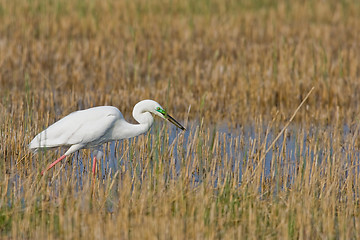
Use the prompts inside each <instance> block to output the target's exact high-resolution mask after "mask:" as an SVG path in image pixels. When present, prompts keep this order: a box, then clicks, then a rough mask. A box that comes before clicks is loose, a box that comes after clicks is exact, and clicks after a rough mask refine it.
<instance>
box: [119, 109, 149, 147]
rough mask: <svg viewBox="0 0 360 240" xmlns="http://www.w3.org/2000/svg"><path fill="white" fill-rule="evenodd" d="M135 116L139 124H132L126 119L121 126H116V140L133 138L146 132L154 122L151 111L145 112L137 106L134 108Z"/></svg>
mask: <svg viewBox="0 0 360 240" xmlns="http://www.w3.org/2000/svg"><path fill="white" fill-rule="evenodd" d="M133 117H134V119H135V120H136V121H137V122H138V123H139V124H131V123H129V122H126V121H125V120H123V121H121V123H120V126H119V127H118V128H116V127H115V133H114V135H113V138H114V140H119V139H124V138H132V137H136V136H139V135H141V134H144V133H145V132H147V131H148V130H149V128H150V127H151V126H152V124H153V122H154V118H153V116H152V115H151V113H149V112H144V111H142V109H141V108H137V107H136V106H135V107H134V110H133Z"/></svg>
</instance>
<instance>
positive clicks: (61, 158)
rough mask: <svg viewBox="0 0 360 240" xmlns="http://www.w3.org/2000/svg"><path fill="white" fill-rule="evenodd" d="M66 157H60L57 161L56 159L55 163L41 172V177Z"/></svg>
mask: <svg viewBox="0 0 360 240" xmlns="http://www.w3.org/2000/svg"><path fill="white" fill-rule="evenodd" d="M65 157H66V155H65V154H64V155H62V156H61V157H60V158H59V159H57V160H56V161H54V162H53V163H52V164H50V165H49V166H48V167H47V168H46V169H45V170H42V172H41V175H44V172H45V171H47V170H49V169H50V168H52V167H53V166H55V165H56V164H57V163H58V162H60V161H61V160H63V159H64V158H65Z"/></svg>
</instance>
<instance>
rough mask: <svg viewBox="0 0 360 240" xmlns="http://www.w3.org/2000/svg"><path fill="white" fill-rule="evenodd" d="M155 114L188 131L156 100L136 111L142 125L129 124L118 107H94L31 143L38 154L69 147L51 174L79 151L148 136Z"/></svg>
mask: <svg viewBox="0 0 360 240" xmlns="http://www.w3.org/2000/svg"><path fill="white" fill-rule="evenodd" d="M152 114H155V115H157V116H159V117H160V118H163V119H166V120H168V121H170V122H171V123H173V124H174V125H176V126H177V127H178V128H180V129H182V130H185V128H184V127H183V126H181V124H180V123H178V122H177V121H176V120H175V119H174V118H172V117H171V116H170V115H168V114H167V113H166V111H165V110H164V109H163V108H162V107H161V106H160V104H158V103H157V102H155V101H153V100H143V101H141V102H139V103H137V104H136V105H135V106H134V109H133V117H134V119H135V120H136V121H137V122H138V123H139V124H131V123H128V122H127V121H125V119H124V117H123V115H122V114H121V112H120V111H119V109H117V108H116V107H112V106H101V107H93V108H89V109H86V110H81V111H76V112H73V113H71V114H69V115H67V116H66V117H64V118H62V119H60V120H59V121H57V122H55V123H54V124H52V125H51V126H49V127H48V128H47V129H45V130H44V131H42V132H40V133H39V134H38V135H36V136H35V138H34V139H33V140H32V141H31V142H30V144H29V148H30V149H32V150H33V151H37V150H38V149H43V148H54V147H61V146H65V147H69V149H68V150H67V151H66V152H65V154H64V155H63V156H62V157H61V158H59V159H58V160H56V161H55V162H54V163H53V164H51V165H50V166H49V167H48V168H47V169H46V170H48V169H50V168H51V167H53V166H54V165H55V164H56V163H58V162H59V161H61V160H62V159H64V158H65V157H66V156H68V155H70V154H71V153H73V152H75V151H77V150H79V149H82V148H97V147H98V146H100V145H101V144H103V143H106V142H109V141H114V140H120V139H125V138H131V137H135V136H138V135H140V134H143V133H145V132H147V131H148V130H149V128H150V127H151V125H152V124H153V121H154V118H153V117H152ZM95 162H96V157H95V159H94V163H93V172H95V164H96V163H95Z"/></svg>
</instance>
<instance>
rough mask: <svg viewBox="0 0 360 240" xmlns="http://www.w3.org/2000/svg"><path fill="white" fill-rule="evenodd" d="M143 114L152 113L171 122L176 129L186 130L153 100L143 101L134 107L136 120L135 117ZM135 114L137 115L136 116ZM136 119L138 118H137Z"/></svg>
mask: <svg viewBox="0 0 360 240" xmlns="http://www.w3.org/2000/svg"><path fill="white" fill-rule="evenodd" d="M137 112H138V113H141V112H150V113H152V114H154V115H156V116H158V117H160V118H162V119H166V120H168V121H169V122H171V123H172V124H174V125H175V126H176V127H178V128H180V129H181V130H185V128H184V127H183V126H182V125H181V124H180V123H179V122H178V121H176V120H175V119H174V118H173V117H171V116H170V115H169V114H168V113H167V112H166V111H165V109H164V108H163V107H161V106H160V104H158V103H157V102H155V101H153V100H143V101H141V102H139V103H137V104H136V105H135V107H134V110H133V116H134V118H135V116H136V115H137V114H136V113H137ZM134 113H135V114H134ZM135 119H136V118H135Z"/></svg>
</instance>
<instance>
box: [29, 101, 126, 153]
mask: <svg viewBox="0 0 360 240" xmlns="http://www.w3.org/2000/svg"><path fill="white" fill-rule="evenodd" d="M119 118H122V115H121V113H120V111H119V110H118V109H117V108H115V107H107V106H104V107H96V108H90V109H87V110H82V111H77V112H73V113H71V114H69V115H67V116H66V117H64V118H62V119H60V120H59V121H57V122H55V123H54V124H52V125H51V126H49V127H48V128H47V129H45V130H44V131H42V132H40V133H39V134H38V135H37V136H36V137H35V138H34V139H33V140H32V141H31V142H30V144H29V147H30V148H31V149H37V148H51V147H58V146H69V145H74V144H79V143H81V144H83V145H84V146H86V145H96V144H100V143H101V142H103V141H104V140H105V139H104V138H106V135H107V133H108V132H109V131H111V129H112V127H113V125H114V122H115V121H116V120H117V119H119Z"/></svg>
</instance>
